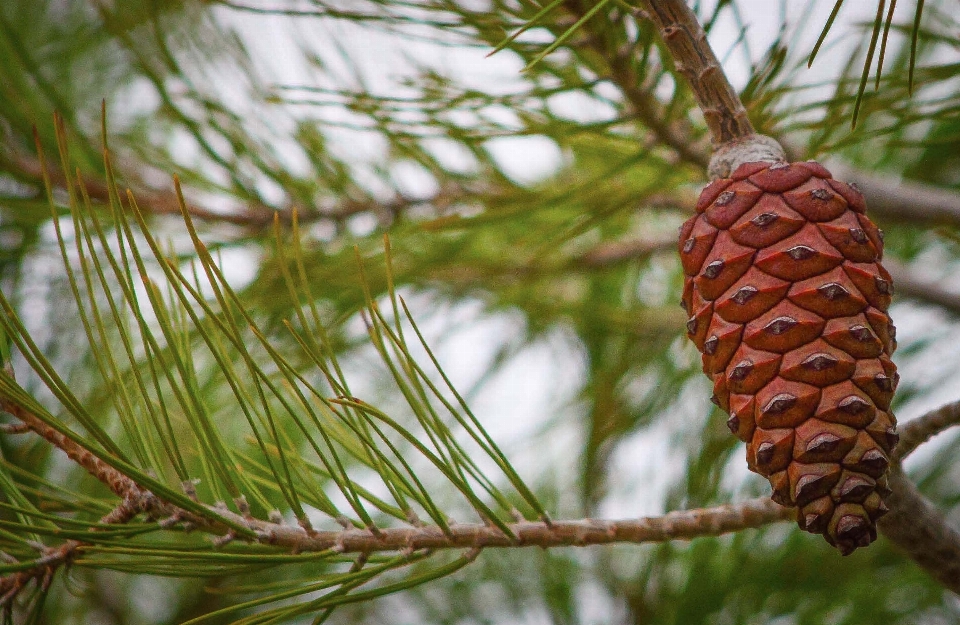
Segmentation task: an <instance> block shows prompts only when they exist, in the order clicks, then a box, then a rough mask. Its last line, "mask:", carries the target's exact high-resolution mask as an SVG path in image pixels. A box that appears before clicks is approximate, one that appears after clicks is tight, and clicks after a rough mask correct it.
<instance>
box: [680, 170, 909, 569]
mask: <svg viewBox="0 0 960 625" xmlns="http://www.w3.org/2000/svg"><path fill="white" fill-rule="evenodd" d="M864 210H865V206H864V201H863V196H862V195H861V194H860V192H859V190H857V188H856V187H855V186H853V185H848V184H845V183H843V182H840V181H838V180H834V179H833V178H832V177H831V175H830V172H828V171H827V170H826V169H824V168H823V167H822V166H821V165H819V164H818V163H815V162H806V163H774V164H771V163H746V164H744V165H741V166H740V167H738V168H737V169H736V171H734V173H733V174H732V177H731V178H722V179H719V180H715V181H713V182H712V183H710V184H709V185H708V186H707V188H706V189H704V190H703V193H702V194H701V195H700V200H699V202H698V203H697V215H696V216H694V217H692V218H691V219H690V220H689V221H687V222H686V223H685V224H684V225H683V227H682V228H681V229H680V258H681V261H682V263H683V270H684V273H685V274H686V277H685V279H684V289H683V306H684V308H686V310H687V313H688V315H689V316H690V319H689V321H688V322H687V331H688V334H689V336H690V338H691V339H692V340H693V342H694V343H696V345H697V348H698V349H699V350H700V351H701V352H702V354H703V370H704V372H705V373H706V374H707V375H708V376H710V378H711V379H712V380H713V383H714V396H713V401H714V402H715V403H716V404H717V405H719V406H720V407H721V408H722V409H723V410H724V411H726V412H728V413H729V414H730V418H729V420H728V421H727V425H728V426H729V427H730V430H731V431H732V432H733V433H734V434H735V435H736V436H737V437H738V438H740V439H741V440H743V441H744V442H746V443H747V465H748V466H749V467H750V469H751V470H752V471H755V472H757V473H759V474H761V475H763V476H764V477H766V478H767V479H768V480H769V481H770V484H771V486H773V495H772V497H773V499H774V501H776V502H778V503H780V504H782V505H784V506H797V522H798V523H799V525H800V528H801V529H804V530H806V531H808V532H814V533H818V534H823V535H824V537H825V538H826V539H827V542H829V543H830V544H831V545H834V546H835V547H837V548H838V549H839V550H840V552H841V553H843V554H844V555H846V554H848V553H851V552H852V551H853V550H854V549H856V548H857V547H865V546H867V545H869V544H870V543H871V542H872V541H873V540H875V539H876V536H877V531H876V525H875V523H876V520H877V519H878V518H879V517H880V516H882V515H883V514H884V513H886V512H887V507H886V505H885V504H884V501H883V500H884V499H885V498H886V497H887V495H888V494H889V493H890V490H889V488H888V486H887V476H886V474H887V467H888V466H889V463H890V454H891V452H892V451H893V447H894V445H896V443H897V439H898V436H897V433H896V419H895V418H894V416H893V414H892V413H891V412H890V401H891V399H892V398H893V392H894V389H895V388H896V386H897V381H898V379H899V376H898V375H897V371H896V367H895V366H894V364H893V362H892V361H891V360H890V354H891V353H893V350H894V349H895V347H896V339H895V329H894V327H893V325H892V323H891V322H890V317H889V316H888V315H887V307H888V306H889V305H890V295H891V292H892V285H891V280H890V274H889V273H887V271H886V270H885V269H884V268H883V266H882V265H881V264H880V259H881V256H882V254H883V238H882V234H881V232H880V231H879V230H878V229H877V227H876V226H875V225H874V224H873V222H871V221H870V220H869V219H868V218H867V217H866V215H864Z"/></svg>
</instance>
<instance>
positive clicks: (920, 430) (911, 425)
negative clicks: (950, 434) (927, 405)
mask: <svg viewBox="0 0 960 625" xmlns="http://www.w3.org/2000/svg"><path fill="white" fill-rule="evenodd" d="M956 425H960V401H955V402H951V403H949V404H944V405H943V406H940V407H939V408H937V409H936V410H931V411H930V412H928V413H926V414H925V415H923V416H922V417H917V418H916V419H914V420H912V421H910V422H908V423H906V424H904V425H903V426H902V427H901V428H900V442H899V443H898V444H897V448H896V450H895V452H894V460H895V461H897V462H899V461H901V460H903V459H904V458H906V457H907V456H909V455H910V454H912V453H913V452H914V451H915V450H916V449H917V447H919V446H920V445H922V444H924V443H926V442H927V441H928V440H930V439H931V438H933V437H934V436H936V435H937V434H939V433H940V432H943V431H944V430H946V429H948V428H951V427H954V426H956Z"/></svg>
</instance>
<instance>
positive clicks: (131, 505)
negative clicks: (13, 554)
mask: <svg viewBox="0 0 960 625" xmlns="http://www.w3.org/2000/svg"><path fill="white" fill-rule="evenodd" d="M148 507H149V504H148V503H147V502H146V501H145V500H142V499H135V498H127V499H124V500H123V501H122V502H121V503H120V504H118V505H117V507H116V508H114V509H113V510H111V511H110V512H109V513H107V514H106V515H104V516H103V517H101V519H100V523H101V524H103V525H120V524H123V523H128V522H129V521H132V520H133V519H134V518H136V516H137V515H139V514H140V513H141V512H143V511H144V509H146V508H148ZM96 530H97V528H94V529H91V530H90V531H91V532H95V531H96ZM85 544H87V543H84V542H83V541H80V540H74V539H72V540H68V541H66V542H65V543H63V544H62V545H60V546H59V547H48V548H45V549H43V550H42V552H41V553H42V555H41V556H40V557H39V558H37V559H36V560H34V561H33V566H31V567H30V568H28V569H24V570H22V571H17V572H16V573H11V574H9V575H5V576H3V577H0V608H5V607H7V606H9V605H10V604H11V603H12V602H13V601H14V600H15V599H16V598H17V595H18V594H19V593H20V592H21V591H22V590H25V589H26V588H28V587H29V585H30V583H31V582H34V581H36V582H37V583H38V584H39V585H40V587H41V588H42V589H44V590H46V588H48V587H49V586H50V583H51V582H52V581H53V575H54V573H56V571H57V569H59V568H60V567H62V566H65V565H67V564H69V563H70V560H71V559H73V557H74V555H76V552H77V550H79V549H80V548H81V547H83V546H84V545H85Z"/></svg>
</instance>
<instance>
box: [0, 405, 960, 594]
mask: <svg viewBox="0 0 960 625" xmlns="http://www.w3.org/2000/svg"><path fill="white" fill-rule="evenodd" d="M0 408H2V409H3V410H4V411H6V412H8V413H10V414H12V415H13V416H14V417H16V418H17V419H19V420H20V421H21V422H22V423H24V424H25V425H26V426H27V427H28V428H29V429H30V430H31V431H33V432H35V433H36V434H38V435H40V436H41V437H43V438H44V439H45V440H47V441H48V442H49V443H50V444H52V445H54V446H55V447H57V448H59V449H60V450H61V451H63V452H64V453H66V454H67V456H68V457H69V458H70V459H71V460H73V461H74V462H76V463H77V464H79V465H80V466H82V467H83V468H84V469H86V470H87V471H88V472H89V473H90V474H91V475H93V476H94V477H96V478H97V479H98V480H100V481H101V482H103V483H104V484H105V485H106V486H108V487H109V488H110V489H111V490H112V491H113V492H114V493H116V494H117V495H118V496H120V497H121V499H122V501H121V503H120V504H119V505H118V506H117V508H115V509H114V510H113V511H112V512H111V513H110V514H108V515H106V516H105V517H103V518H102V519H101V523H110V524H114V523H126V522H128V521H130V520H132V519H133V518H135V517H136V516H137V515H139V514H141V513H147V514H149V515H150V516H152V517H155V518H165V521H162V522H161V524H162V525H164V526H169V525H172V524H174V523H179V522H188V523H191V524H192V525H194V526H195V527H198V528H200V529H203V530H205V531H207V532H209V533H211V534H214V535H218V536H219V538H218V539H216V541H215V544H216V545H221V546H222V545H225V544H226V543H228V542H230V541H232V540H235V539H237V540H241V539H239V538H237V537H236V535H235V534H233V532H232V531H231V530H230V528H229V527H227V526H226V525H224V524H222V523H220V522H217V521H216V520H213V519H210V518H207V517H203V516H200V515H197V514H194V513H192V512H189V511H186V510H183V509H181V508H179V507H177V506H176V505H174V504H171V503H169V502H165V501H163V500H162V499H161V498H160V497H158V496H156V495H154V494H153V493H151V492H150V491H148V490H147V489H145V488H143V487H141V486H139V485H138V484H136V482H134V481H133V480H132V479H130V478H129V477H127V476H125V475H123V474H122V473H120V472H119V471H117V470H116V469H114V468H113V467H110V466H109V465H107V464H106V463H104V462H103V461H102V460H100V459H99V458H97V457H96V456H94V455H93V454H92V453H90V452H89V451H88V450H86V449H84V448H83V447H82V446H81V445H79V444H78V443H76V442H75V441H73V440H72V439H70V438H68V437H66V436H64V435H63V434H61V433H59V432H57V431H56V430H54V429H53V428H51V427H49V426H48V425H46V424H45V423H43V421H41V420H40V419H38V418H37V417H36V416H34V415H32V414H31V413H29V412H28V411H26V410H24V409H23V408H22V407H20V406H19V405H17V404H15V403H14V402H12V401H10V400H8V399H4V400H0ZM957 423H960V402H956V403H954V404H949V405H947V406H944V407H942V408H939V409H937V410H935V411H933V412H931V413H928V414H927V415H924V416H923V417H921V418H919V419H916V420H914V421H912V422H910V423H908V424H906V425H905V426H904V427H903V428H902V430H901V432H902V434H901V435H902V437H903V440H904V447H902V448H901V449H900V451H899V452H898V455H897V457H896V460H897V461H899V460H900V459H902V458H903V457H905V456H906V455H908V454H909V453H910V452H912V451H913V450H914V449H915V448H916V447H917V446H918V445H920V444H922V443H923V442H925V441H926V440H928V439H929V438H930V437H931V436H932V435H933V434H935V433H936V432H939V431H941V430H943V429H945V428H946V427H950V426H952V425H956V424H957ZM897 470H899V469H897ZM891 488H892V489H893V491H894V494H893V495H892V497H891V500H890V508H891V512H890V513H889V514H888V515H887V517H885V518H884V521H883V522H881V524H880V528H881V530H882V531H883V532H884V534H885V535H886V536H887V537H888V538H889V539H890V540H891V541H893V542H894V543H895V544H897V545H899V546H900V547H901V548H903V549H904V551H906V552H907V553H908V555H910V556H911V557H912V558H913V559H914V560H915V561H916V562H917V563H918V564H920V566H922V567H923V568H924V569H926V570H927V571H928V572H930V574H931V575H932V576H934V577H935V578H936V579H937V580H939V581H940V582H941V583H943V584H944V585H945V586H946V587H947V588H950V589H951V590H953V591H955V592H958V593H960V576H957V570H960V567H958V565H957V562H960V559H958V560H957V561H948V562H943V561H942V560H941V559H939V558H936V557H930V555H929V554H948V555H949V554H960V534H958V533H957V532H956V531H954V530H953V529H952V528H950V527H949V526H948V525H947V524H946V522H945V521H944V519H943V518H942V516H941V515H939V513H938V512H937V511H936V508H935V507H934V506H933V504H932V503H930V502H929V501H927V500H926V499H925V498H924V497H923V496H922V495H921V494H920V493H919V492H918V491H916V489H915V488H914V487H913V485H912V484H911V483H910V482H909V481H908V480H906V479H905V478H903V477H902V476H900V475H899V473H896V475H895V479H893V478H892V479H891ZM206 507H207V508H208V509H209V510H210V511H211V513H214V514H216V515H217V516H219V517H221V518H224V519H226V520H228V521H230V522H233V523H235V524H238V525H242V526H244V527H248V528H249V529H251V530H252V531H253V532H254V533H255V536H256V538H255V539H250V540H253V541H254V542H258V543H261V544H267V545H273V546H277V547H282V548H284V549H288V550H290V551H291V552H297V553H299V552H305V551H326V550H331V551H333V552H337V553H363V554H369V553H373V552H380V551H406V552H412V551H418V550H423V549H463V548H468V549H483V548H488V547H514V548H515V547H531V546H536V547H543V548H548V547H562V546H588V545H602V544H611V543H633V544H641V543H650V542H665V541H669V540H690V539H693V538H697V537H702V536H718V535H720V534H726V533H731V532H737V531H741V530H744V529H750V528H757V527H762V526H764V525H769V524H771V523H776V522H780V521H786V520H791V519H792V518H793V516H794V515H795V511H794V510H793V509H792V508H784V507H782V506H780V505H778V504H776V503H774V502H773V501H772V500H770V499H769V498H766V497H763V498H757V499H752V500H749V501H745V502H742V503H738V504H728V505H723V506H716V507H712V508H701V509H695V510H680V511H674V512H669V513H667V514H665V515H663V516H658V517H645V518H638V519H624V520H594V519H580V520H569V521H521V522H517V523H512V524H509V526H508V527H509V529H510V531H511V532H512V533H513V537H511V536H509V535H507V534H505V533H504V532H503V531H502V530H500V529H499V528H497V527H494V526H492V525H488V524H479V523H465V524H452V525H451V526H450V531H449V532H444V531H443V530H442V529H441V528H439V527H436V526H412V527H401V528H377V529H376V530H361V529H347V530H340V531H314V530H308V529H305V528H303V527H299V526H291V525H284V524H280V523H274V522H272V521H263V520H260V519H256V518H253V517H251V516H249V515H243V514H237V513H234V512H232V511H230V510H227V509H226V508H225V507H224V506H222V505H221V506H206ZM91 531H93V530H91ZM242 540H248V539H246V538H244V539H242ZM84 544H86V543H84V542H83V541H79V540H71V541H68V542H67V543H64V545H61V546H60V547H57V548H56V549H51V550H49V551H48V552H46V553H45V554H44V556H43V557H42V558H40V559H39V560H37V563H36V566H34V567H31V568H30V569H27V570H24V571H19V572H17V573H14V574H11V575H8V576H5V577H0V605H2V604H3V603H4V602H9V601H11V600H12V599H13V598H15V597H16V595H17V593H18V592H19V591H20V590H22V589H24V588H25V587H26V586H27V585H28V583H29V582H30V581H31V580H39V582H40V583H41V584H49V581H50V578H51V576H52V574H53V572H54V571H55V570H56V569H57V568H58V567H60V566H63V565H64V564H66V563H68V562H69V560H70V557H71V556H72V554H73V553H75V552H76V550H77V549H79V548H81V547H82V546H83V545H84Z"/></svg>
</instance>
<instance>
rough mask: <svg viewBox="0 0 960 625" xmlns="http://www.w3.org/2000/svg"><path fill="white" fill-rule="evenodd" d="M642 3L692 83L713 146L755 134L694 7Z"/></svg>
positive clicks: (680, 1) (680, 2)
mask: <svg viewBox="0 0 960 625" xmlns="http://www.w3.org/2000/svg"><path fill="white" fill-rule="evenodd" d="M643 4H644V6H645V7H646V10H647V17H649V18H650V20H651V21H652V22H653V23H654V24H655V25H656V26H657V28H658V29H659V31H660V35H661V37H663V42H664V44H666V46H667V48H668V49H669V50H670V54H671V55H673V59H674V65H675V67H676V68H677V71H678V72H680V73H681V74H683V75H684V76H686V78H687V80H688V81H689V83H690V88H691V89H692V90H693V96H694V98H695V99H696V100H697V105H698V106H699V107H700V110H701V111H703V116H704V117H705V118H706V121H707V126H708V127H709V128H710V135H711V138H712V140H713V144H714V148H717V147H719V146H721V145H724V144H726V143H733V142H737V141H743V140H744V139H747V138H749V137H751V136H753V135H755V134H756V133H757V131H756V130H755V129H754V128H753V124H751V123H750V119H749V118H748V117H747V110H746V108H744V106H743V102H741V101H740V96H739V95H737V92H736V90H735V89H734V88H733V85H731V84H730V81H729V80H727V76H726V74H724V72H723V69H722V68H721V66H720V61H718V60H717V56H716V55H715V54H714V53H713V49H711V48H710V44H709V43H708V42H707V34H706V33H705V32H704V30H703V27H702V26H701V25H700V22H699V20H697V16H696V14H695V13H694V12H693V10H692V9H690V7H688V6H687V3H686V2H684V0H644V3H643Z"/></svg>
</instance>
